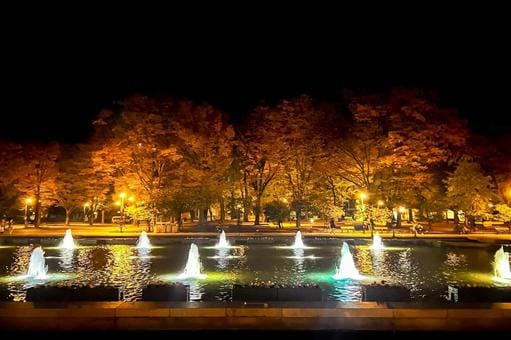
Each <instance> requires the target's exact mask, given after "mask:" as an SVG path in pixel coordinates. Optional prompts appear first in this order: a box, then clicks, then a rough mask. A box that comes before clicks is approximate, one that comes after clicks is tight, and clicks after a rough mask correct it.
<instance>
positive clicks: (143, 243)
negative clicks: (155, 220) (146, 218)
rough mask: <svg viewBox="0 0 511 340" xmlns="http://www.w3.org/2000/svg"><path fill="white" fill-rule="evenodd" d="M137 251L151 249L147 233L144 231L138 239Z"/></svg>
mask: <svg viewBox="0 0 511 340" xmlns="http://www.w3.org/2000/svg"><path fill="white" fill-rule="evenodd" d="M137 249H151V242H150V241H149V237H147V233H146V232H145V231H142V232H141V233H140V236H139V237H138V241H137Z"/></svg>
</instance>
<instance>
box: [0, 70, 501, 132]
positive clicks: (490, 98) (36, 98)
mask: <svg viewBox="0 0 511 340" xmlns="http://www.w3.org/2000/svg"><path fill="white" fill-rule="evenodd" d="M451 65H452V64H449V65H441V64H434V65H425V64H422V63H417V64H406V65H400V66H399V67H396V66H395V65H377V66H374V65H372V66H368V67H366V66H364V65H362V64H357V65H349V64H348V65H346V64H342V63H341V64H340V65H327V67H322V68H321V69H316V68H314V67H309V68H304V67H300V66H299V65H298V67H296V68H295V67H286V68H283V69H280V68H278V67H274V68H271V69H265V68H264V67H263V68H262V70H261V69H255V68H254V67H252V65H244V66H243V67H240V68H236V67H231V68H230V69H229V70H225V69H222V68H217V69H214V68H211V70H213V71H214V72H193V73H188V74H187V73H186V72H175V73H173V72H172V71H173V69H172V68H171V69H170V72H169V69H166V71H167V72H165V74H164V77H157V78H156V77H154V76H155V75H157V73H152V74H150V76H152V77H147V76H145V77H140V76H139V74H137V75H135V76H133V77H132V80H124V79H126V78H129V77H127V75H128V74H122V73H119V76H117V75H112V74H109V73H108V72H98V73H97V74H93V75H92V74H87V72H74V71H73V69H70V70H69V74H67V71H66V70H65V69H64V68H59V69H56V70H55V72H54V73H52V72H43V73H38V72H25V73H23V74H20V76H19V77H12V76H11V77H10V79H8V80H5V79H4V90H3V91H2V95H1V97H2V98H1V99H2V103H3V109H2V111H3V112H2V115H1V119H2V125H1V126H2V128H1V130H0V138H7V139H16V140H19V141H25V140H30V139H44V140H50V139H56V140H59V141H62V142H80V141H83V140H85V139H86V137H87V133H88V132H89V131H90V120H91V119H92V118H93V117H94V116H95V115H96V114H97V112H98V111H99V109H100V108H101V107H103V106H107V105H109V104H110V103H112V101H113V100H115V99H116V98H120V97H122V96H126V95H129V94H131V93H133V92H146V93H155V92H168V93H171V94H177V95H178V96H185V97H189V98H191V99H194V100H201V101H202V100H204V101H208V102H210V103H212V104H214V105H217V106H219V107H220V108H222V109H223V110H225V111H227V112H228V113H230V114H231V115H233V116H234V118H235V119H237V118H240V117H241V116H243V114H245V113H246V112H248V111H249V110H250V109H251V108H253V107H254V106H255V105H256V104H257V103H258V102H259V101H260V100H263V99H266V100H270V101H271V100H275V99H277V98H282V97H289V96H296V95H299V94H302V93H306V94H310V95H312V96H313V97H316V98H319V99H328V100H330V99H334V100H335V99H338V98H340V93H341V90H342V89H343V88H353V89H355V90H371V89H374V90H378V89H385V88H389V87H391V86H411V87H423V88H427V89H432V90H435V91H436V92H438V94H439V96H440V98H442V100H443V101H445V103H446V104H448V105H450V106H453V107H458V108H459V110H460V113H461V115H462V116H464V117H466V118H468V119H469V121H470V124H471V127H472V128H473V129H474V130H475V131H476V132H478V133H481V134H485V135H496V134H499V135H503V134H510V133H511V105H509V102H510V99H509V97H510V95H511V86H510V85H509V81H508V79H509V78H508V77H509V75H510V72H509V67H508V66H507V65H504V64H502V65H500V64H499V65H493V66H495V67H491V65H490V66H489V67H487V66H484V65H473V66H472V67H471V68H467V67H466V66H463V67H459V65H457V66H458V67H456V68H451ZM288 66H289V65H288ZM284 69H285V71H286V72H283V70H284ZM176 70H179V67H176ZM7 82H8V83H7ZM6 85H7V86H6Z"/></svg>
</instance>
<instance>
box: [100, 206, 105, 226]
mask: <svg viewBox="0 0 511 340" xmlns="http://www.w3.org/2000/svg"><path fill="white" fill-rule="evenodd" d="M101 224H105V209H101Z"/></svg>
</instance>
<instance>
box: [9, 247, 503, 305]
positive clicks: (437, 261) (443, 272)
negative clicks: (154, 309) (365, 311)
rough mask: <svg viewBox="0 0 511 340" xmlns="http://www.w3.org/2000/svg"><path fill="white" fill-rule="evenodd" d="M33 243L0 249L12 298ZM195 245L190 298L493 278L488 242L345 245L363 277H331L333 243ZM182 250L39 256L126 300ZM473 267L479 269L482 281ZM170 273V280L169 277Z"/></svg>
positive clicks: (343, 291)
mask: <svg viewBox="0 0 511 340" xmlns="http://www.w3.org/2000/svg"><path fill="white" fill-rule="evenodd" d="M32 249H33V247H32V246H18V247H10V248H6V247H4V248H1V249H0V284H1V285H5V286H7V287H8V289H9V291H10V294H11V297H12V298H13V299H14V300H16V301H23V300H24V299H25V295H26V294H25V291H26V289H27V288H29V287H30V286H31V285H33V284H34V283H33V282H29V281H26V280H13V279H12V278H14V277H17V276H19V275H23V274H25V273H26V270H27V268H28V264H29V259H30V254H31V250H32ZM202 249H204V253H205V255H206V256H203V257H202V260H203V265H204V271H205V272H206V273H207V274H208V277H209V278H210V279H207V280H204V281H194V280H190V281H188V282H185V283H188V284H190V289H191V295H192V300H229V299H230V294H231V288H232V285H233V284H234V283H252V282H265V283H267V282H273V283H276V284H286V285H291V284H299V283H304V282H317V283H320V284H321V286H322V288H323V289H324V294H325V296H327V297H328V299H329V300H340V301H356V300H359V299H360V285H361V284H364V283H367V282H368V281H370V282H372V281H381V280H385V281H386V282H388V283H390V284H400V285H405V286H407V287H409V288H411V290H412V297H413V298H421V297H424V296H428V295H429V296H430V295H431V294H433V295H435V294H437V296H439V295H440V293H442V292H444V291H445V287H446V286H447V285H448V284H462V283H463V284H470V283H478V284H480V283H483V284H493V283H492V282H491V274H492V273H493V271H492V266H491V263H492V261H493V254H494V250H493V249H488V250H487V249H481V248H439V247H425V246H424V247H421V246H414V247H413V248H399V249H397V248H396V249H392V250H389V249H388V248H386V249H385V250H383V251H382V252H373V251H370V249H369V248H368V247H367V246H356V247H352V254H353V259H354V261H355V264H356V266H357V268H358V269H359V270H360V272H361V273H362V274H364V276H366V275H367V276H368V280H367V281H365V282H364V281H363V282H357V281H353V280H345V281H342V282H341V281H339V282H336V281H334V280H331V279H330V276H331V275H332V274H333V273H335V265H336V262H337V260H338V258H339V245H335V246H334V245H322V246H321V247H316V248H314V255H315V257H314V259H313V260H312V259H311V255H312V254H310V253H308V252H309V251H310V250H309V248H305V249H293V250H291V249H288V250H284V251H283V250H282V249H277V248H275V247H274V246H268V245H250V246H246V245H245V246H240V247H235V248H230V249H206V248H201V251H202ZM187 251H188V246H186V245H184V244H173V245H167V246H164V247H158V248H153V249H151V250H137V249H135V248H134V247H132V246H128V245H100V246H93V247H83V248H82V247H80V248H77V249H75V250H74V251H67V250H60V249H57V248H54V249H50V248H48V249H47V250H46V249H45V252H46V254H45V259H46V263H47V264H48V266H49V273H50V274H51V275H60V274H63V273H65V274H67V275H64V276H61V277H62V278H63V280H64V282H62V281H59V284H69V285H113V286H117V287H122V288H124V289H125V292H126V295H125V299H126V300H137V299H140V297H141V291H142V288H143V287H144V286H145V285H147V284H148V283H150V282H152V281H156V279H157V278H159V277H160V276H161V275H163V274H168V273H176V274H177V273H179V272H180V271H181V270H182V266H183V263H184V262H185V261H186V255H187ZM473 273H475V274H473ZM227 274H228V275H227ZM312 274H314V275H316V276H314V275H312ZM479 274H481V275H483V274H484V275H486V276H485V277H484V280H483V279H482V278H481V277H482V276H481V275H479ZM222 275H223V276H222ZM476 275H479V276H476ZM59 280H60V278H59ZM172 280H175V279H173V278H172V279H169V281H172ZM48 282H50V281H48Z"/></svg>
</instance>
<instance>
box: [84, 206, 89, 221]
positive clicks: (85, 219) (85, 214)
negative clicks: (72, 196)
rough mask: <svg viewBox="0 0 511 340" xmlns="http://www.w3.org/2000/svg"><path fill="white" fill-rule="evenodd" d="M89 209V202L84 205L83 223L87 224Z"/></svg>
mask: <svg viewBox="0 0 511 340" xmlns="http://www.w3.org/2000/svg"><path fill="white" fill-rule="evenodd" d="M88 207H89V202H86V203H84V204H83V223H87V213H86V210H87V208H88Z"/></svg>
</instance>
